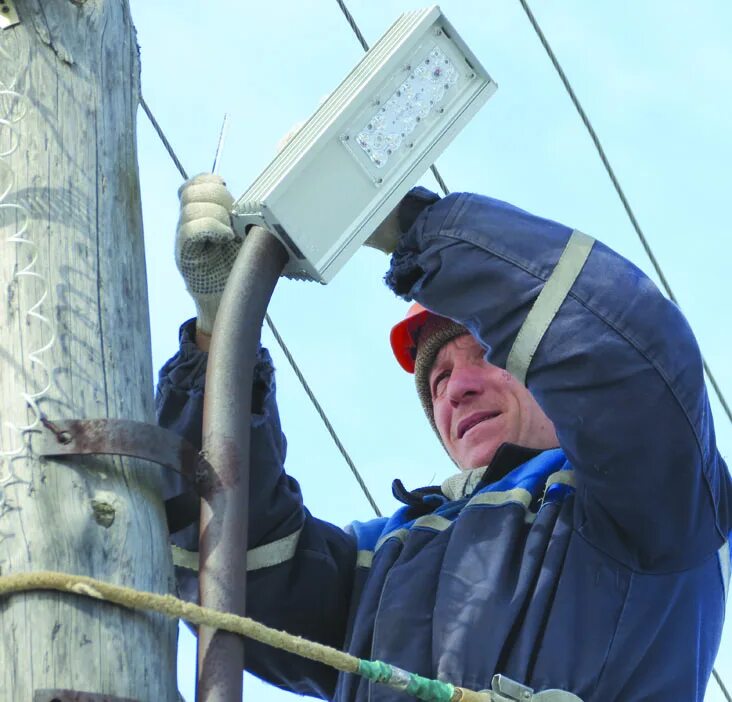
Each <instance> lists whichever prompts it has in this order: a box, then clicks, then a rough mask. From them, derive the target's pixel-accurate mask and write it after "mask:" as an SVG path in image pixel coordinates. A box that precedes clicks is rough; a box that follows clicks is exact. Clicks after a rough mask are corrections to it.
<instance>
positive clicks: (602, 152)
mask: <svg viewBox="0 0 732 702" xmlns="http://www.w3.org/2000/svg"><path fill="white" fill-rule="evenodd" d="M519 2H520V3H521V7H523V9H524V12H525V13H526V16H527V17H528V19H529V22H530V23H531V26H532V27H533V28H534V31H535V32H536V35H537V36H538V37H539V41H540V42H541V45H542V46H543V47H544V49H545V51H546V53H547V55H548V56H549V59H550V60H551V62H552V64H553V66H554V68H555V69H556V71H557V74H558V75H559V78H560V80H561V81H562V84H563V85H564V88H565V90H566V91H567V94H568V95H569V97H570V99H571V100H572V104H573V105H574V107H575V109H576V110H577V113H578V114H579V116H580V118H581V119H582V122H583V123H584V125H585V127H586V128H587V131H588V132H589V135H590V138H591V139H592V143H593V144H594V145H595V149H596V150H597V153H598V155H599V156H600V159H601V160H602V163H603V165H604V166H605V170H606V171H607V174H608V176H610V180H611V181H612V184H613V186H614V187H615V192H617V194H618V197H619V198H620V202H622V203H623V207H624V208H625V212H626V213H627V215H628V218H629V219H630V222H631V224H632V225H633V229H635V233H636V234H637V235H638V238H639V239H640V242H641V244H642V245H643V249H644V250H645V252H646V255H647V256H648V258H649V259H650V261H651V264H652V265H653V269H654V270H655V271H656V275H657V276H658V279H659V280H660V282H661V285H662V287H663V289H664V290H665V291H666V294H667V295H668V296H669V298H670V299H671V301H672V302H674V303H675V304H676V305H678V306H679V307H681V305H679V302H678V300H677V298H676V295H674V293H673V291H672V290H671V286H670V285H669V282H668V280H666V276H665V275H664V273H663V271H662V270H661V264H660V263H659V262H658V260H657V259H656V256H655V254H654V253H653V250H652V249H651V245H650V244H649V243H648V240H647V239H646V237H645V235H644V234H643V230H642V229H641V227H640V224H639V223H638V220H637V219H636V217H635V214H634V213H633V210H632V208H631V207H630V203H629V202H628V198H626V197H625V193H624V192H623V189H622V187H621V186H620V181H618V179H617V177H616V175H615V171H613V168H612V166H611V165H610V161H608V158H607V156H606V155H605V150H604V149H603V148H602V144H600V139H599V138H598V136H597V133H596V132H595V130H594V128H593V126H592V123H591V122H590V119H589V117H588V116H587V113H586V112H585V111H584V109H583V108H582V105H581V104H580V101H579V99H578V98H577V95H576V94H575V92H574V90H573V88H572V85H571V84H570V82H569V79H568V78H567V76H566V74H565V73H564V70H562V67H561V65H560V64H559V60H558V59H557V57H556V55H555V54H554V51H553V50H552V47H551V46H550V45H549V42H548V41H547V38H546V37H545V36H544V32H542V30H541V27H540V26H539V23H538V22H537V20H536V18H535V17H534V15H533V13H532V12H531V9H530V8H529V5H528V2H527V0H519ZM702 364H703V366H704V372H705V373H706V374H707V377H708V378H709V382H710V383H711V384H712V387H713V388H714V392H715V394H716V395H717V397H718V398H719V401H720V403H721V404H722V408H723V409H724V411H725V413H726V415H727V418H728V419H729V420H730V422H732V410H731V409H730V406H729V405H728V404H727V400H726V399H725V397H724V395H723V393H722V390H721V388H720V387H719V385H718V384H717V380H716V378H715V377H714V375H713V374H712V370H711V368H709V365H708V364H707V362H706V361H705V360H704V358H702Z"/></svg>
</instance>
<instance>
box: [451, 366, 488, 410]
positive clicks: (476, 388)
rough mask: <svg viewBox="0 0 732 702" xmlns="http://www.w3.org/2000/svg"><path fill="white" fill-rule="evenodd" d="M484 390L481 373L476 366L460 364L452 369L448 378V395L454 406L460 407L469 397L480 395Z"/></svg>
mask: <svg viewBox="0 0 732 702" xmlns="http://www.w3.org/2000/svg"><path fill="white" fill-rule="evenodd" d="M482 391H483V387H482V384H481V382H480V374H479V373H477V372H476V369H475V367H474V366H471V365H468V366H460V367H455V368H453V369H452V372H451V373H450V378H449V379H448V383H447V388H446V395H447V399H448V401H449V402H450V404H451V405H452V406H453V407H458V406H459V405H460V403H461V402H464V401H465V400H467V399H468V398H473V397H475V396H477V395H480V394H481V392H482Z"/></svg>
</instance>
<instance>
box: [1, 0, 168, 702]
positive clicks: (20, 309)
mask: <svg viewBox="0 0 732 702" xmlns="http://www.w3.org/2000/svg"><path fill="white" fill-rule="evenodd" d="M16 6H17V10H18V14H19V16H20V18H21V24H20V25H17V26H15V27H12V28H10V29H7V30H3V31H1V32H0V153H5V152H11V153H7V154H6V155H5V156H3V157H2V158H0V289H2V290H3V291H5V293H6V294H5V295H4V296H3V298H2V299H0V330H1V332H0V572H1V573H11V572H19V571H29V570H40V569H49V570H60V571H65V572H71V573H79V574H85V575H91V576H94V577H97V578H99V579H102V580H106V581H109V582H112V583H119V584H124V585H128V586H131V587H135V588H137V589H142V590H150V591H153V592H159V593H165V592H170V591H172V589H173V587H174V585H173V573H172V564H171V561H170V554H169V550H168V546H167V529H166V526H165V518H164V514H163V510H162V503H161V500H160V496H159V479H160V473H159V470H160V469H159V468H157V467H153V466H152V465H151V464H145V463H142V462H136V461H133V460H127V459H119V458H111V459H107V458H97V457H90V458H78V459H74V460H73V461H70V462H69V461H51V460H48V461H43V460H41V459H38V458H35V457H34V456H33V453H32V436H33V432H32V431H22V430H21V428H22V427H23V426H31V427H32V426H34V425H37V412H36V411H34V410H32V409H30V408H29V402H28V401H29V400H30V404H31V405H32V404H33V403H34V402H35V403H36V404H37V407H38V409H40V410H41V411H42V412H44V413H45V414H46V415H47V416H48V417H50V418H59V419H69V418H94V417H118V418H127V419H136V420H141V421H148V422H152V421H154V417H153V400H152V383H153V374H152V368H151V353H150V330H149V320H148V309H147V287H146V278H145V259H144V249H143V238H142V216H141V208H140V192H139V181H138V172H137V162H136V134H135V116H136V111H137V105H138V99H139V70H140V67H139V57H138V51H137V45H136V42H135V34H134V28H133V26H132V21H131V18H130V13H129V8H128V3H127V2H126V0H87V2H84V3H79V2H72V1H71V0H17V1H16ZM26 224H27V228H26ZM36 395H38V397H37V398H36V399H34V396H36ZM0 637H1V640H2V641H3V645H2V646H0V700H2V701H3V702H4V701H5V700H7V701H12V702H21V701H22V702H24V701H25V700H31V699H32V694H33V690H35V689H38V688H70V689H76V690H84V691H88V692H97V693H107V694H110V695H116V696H120V697H129V698H132V699H135V700H155V701H157V700H161V701H163V702H167V701H170V702H172V701H173V700H176V699H177V692H176V684H175V638H176V627H175V624H174V623H173V622H170V621H168V620H164V619H163V618H161V617H160V616H158V615H146V614H140V613H130V612H127V611H125V610H123V609H121V608H119V607H116V606H111V605H106V604H104V603H99V602H96V601H92V600H89V601H86V600H85V601H81V602H80V601H79V599H78V598H69V597H68V596H66V595H62V594H57V593H33V594H27V595H14V596H12V597H10V598H9V599H7V600H4V601H2V602H0Z"/></svg>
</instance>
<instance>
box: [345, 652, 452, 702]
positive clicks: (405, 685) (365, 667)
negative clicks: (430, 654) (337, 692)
mask: <svg viewBox="0 0 732 702" xmlns="http://www.w3.org/2000/svg"><path fill="white" fill-rule="evenodd" d="M358 674H359V675H361V676H362V677H364V678H366V679H367V680H371V681H373V682H378V683H382V684H385V685H388V686H389V687H392V688H394V689H396V690H402V691H403V692H406V693H407V694H409V695H413V696H414V697H417V698H419V699H421V700H424V701H425V702H450V700H451V699H452V696H453V694H454V693H455V687H454V686H453V685H451V684H450V683H444V682H441V681H440V680H430V679H429V678H423V677H422V676H421V675H416V674H415V673H408V672H406V671H404V670H402V669H401V668H396V667H394V666H391V665H389V664H388V663H384V662H382V661H367V660H363V659H361V660H359V662H358Z"/></svg>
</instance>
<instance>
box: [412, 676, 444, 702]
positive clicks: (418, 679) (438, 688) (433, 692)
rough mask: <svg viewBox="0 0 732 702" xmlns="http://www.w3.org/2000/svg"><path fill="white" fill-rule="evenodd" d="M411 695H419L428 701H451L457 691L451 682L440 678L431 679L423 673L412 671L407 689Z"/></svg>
mask: <svg viewBox="0 0 732 702" xmlns="http://www.w3.org/2000/svg"><path fill="white" fill-rule="evenodd" d="M405 692H407V693H409V694H410V695H414V696H415V697H419V699H421V700H425V701H426V702H450V700H451V699H452V696H453V694H454V692H455V687H454V686H453V685H451V684H450V683H444V682H441V681H440V680H430V679H429V678H423V677H422V676H421V675H416V674H415V673H412V674H411V675H410V676H409V685H407V689H406V691H405Z"/></svg>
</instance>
